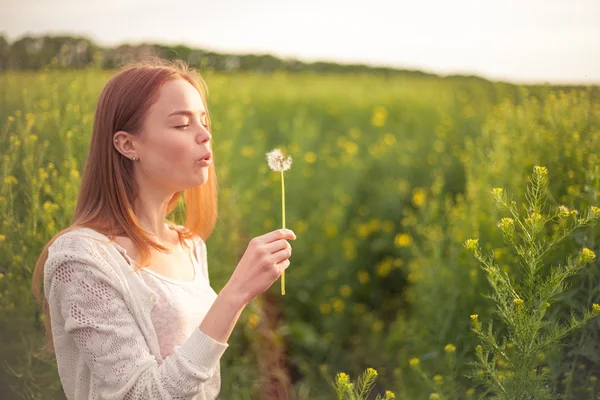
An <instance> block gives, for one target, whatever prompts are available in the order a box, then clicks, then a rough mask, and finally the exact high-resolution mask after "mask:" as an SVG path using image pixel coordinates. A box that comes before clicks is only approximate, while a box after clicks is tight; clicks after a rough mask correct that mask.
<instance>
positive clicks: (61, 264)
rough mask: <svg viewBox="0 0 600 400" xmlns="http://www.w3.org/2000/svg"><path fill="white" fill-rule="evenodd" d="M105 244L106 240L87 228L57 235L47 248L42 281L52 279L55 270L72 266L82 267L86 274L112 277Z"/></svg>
mask: <svg viewBox="0 0 600 400" xmlns="http://www.w3.org/2000/svg"><path fill="white" fill-rule="evenodd" d="M107 242H108V238H106V237H105V236H104V235H102V234H100V233H98V232H96V231H93V230H91V229H89V228H77V229H72V230H68V231H66V232H64V233H61V234H59V235H58V236H57V237H55V238H54V239H53V241H52V243H51V244H50V246H49V247H48V258H47V259H46V263H45V265H44V276H45V279H44V280H45V281H46V280H50V279H52V277H53V276H54V275H55V274H56V273H57V270H60V269H61V268H65V267H68V266H69V265H73V264H78V265H80V266H84V267H85V270H86V271H88V272H91V271H95V272H96V273H98V274H103V275H114V274H113V273H112V268H111V266H110V261H109V260H110V258H111V256H110V254H109V252H108V249H107V247H106V243H107Z"/></svg>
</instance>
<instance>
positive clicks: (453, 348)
mask: <svg viewBox="0 0 600 400" xmlns="http://www.w3.org/2000/svg"><path fill="white" fill-rule="evenodd" d="M444 351H445V352H446V353H454V352H455V351H456V346H454V345H453V344H452V343H449V344H447V345H446V347H444Z"/></svg>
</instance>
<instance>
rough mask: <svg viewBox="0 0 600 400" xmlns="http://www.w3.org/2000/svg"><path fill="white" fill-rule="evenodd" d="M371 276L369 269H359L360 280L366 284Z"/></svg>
mask: <svg viewBox="0 0 600 400" xmlns="http://www.w3.org/2000/svg"><path fill="white" fill-rule="evenodd" d="M369 280H370V277H369V273H368V272H367V271H364V270H362V271H358V281H359V282H360V283H361V284H362V285H364V284H366V283H369Z"/></svg>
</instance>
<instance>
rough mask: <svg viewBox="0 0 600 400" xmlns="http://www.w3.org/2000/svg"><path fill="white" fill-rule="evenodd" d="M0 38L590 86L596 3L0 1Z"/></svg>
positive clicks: (598, 63) (597, 45)
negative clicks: (52, 37)
mask: <svg viewBox="0 0 600 400" xmlns="http://www.w3.org/2000/svg"><path fill="white" fill-rule="evenodd" d="M0 34H4V35H5V36H6V37H7V38H8V39H9V41H14V40H15V39H18V38H20V37H21V36H23V35H25V34H30V35H37V34H77V35H83V36H86V37H89V38H90V39H92V40H94V41H95V42H96V43H98V44H100V45H109V46H111V45H117V44H122V43H130V44H136V43H142V42H144V41H150V42H155V43H164V44H185V45H188V46H191V47H196V48H203V49H207V50H214V51H219V52H228V53H239V54H243V53H262V54H265V53H267V54H272V55H275V56H278V57H282V58H296V59H299V60H303V61H308V62H311V61H334V62H352V63H364V64H371V65H380V66H392V67H397V68H407V69H419V70H423V71H427V72H433V73H437V74H440V75H448V74H469V75H470V74H473V75H478V76H481V77H484V78H487V79H491V80H496V81H498V80H501V81H508V82H514V83H553V84H600V0H451V1H450V0H410V1H407V0H396V1H393V0H302V1H300V0H296V1H290V0H213V1H205V0H171V1H165V0H161V1H158V0H102V1H98V0H87V1H86V0H0Z"/></svg>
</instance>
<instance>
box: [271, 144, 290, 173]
mask: <svg viewBox="0 0 600 400" xmlns="http://www.w3.org/2000/svg"><path fill="white" fill-rule="evenodd" d="M267 162H268V164H269V168H271V169H272V170H273V171H277V172H281V171H287V170H288V169H290V167H291V166H292V157H291V156H287V157H285V156H284V155H283V153H282V152H281V150H279V149H274V150H272V151H270V152H268V153H267Z"/></svg>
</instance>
